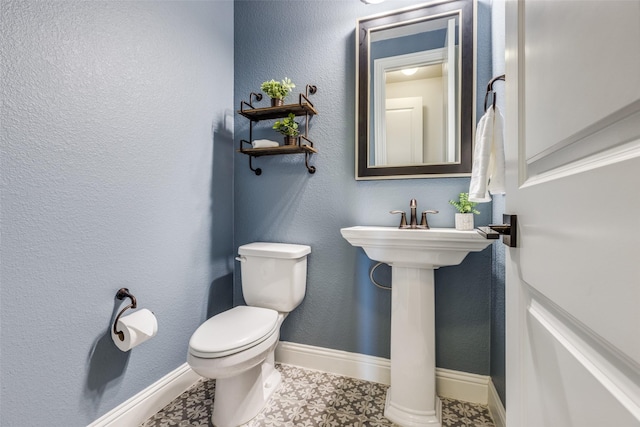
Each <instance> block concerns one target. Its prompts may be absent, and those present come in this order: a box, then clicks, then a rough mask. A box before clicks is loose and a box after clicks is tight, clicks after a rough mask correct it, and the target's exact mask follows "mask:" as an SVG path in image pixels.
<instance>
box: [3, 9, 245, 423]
mask: <svg viewBox="0 0 640 427" xmlns="http://www.w3.org/2000/svg"><path fill="white" fill-rule="evenodd" d="M1 8H2V9H1V12H2V17H1V21H2V38H1V40H2V46H1V49H2V101H3V106H2V113H1V114H2V116H1V119H2V128H1V131H0V132H1V133H0V137H1V139H0V140H1V147H0V149H1V158H2V165H1V168H0V169H1V170H2V200H1V202H2V223H1V227H2V228H1V233H2V246H1V253H0V256H1V257H2V266H1V269H2V270H1V275H2V290H1V294H0V295H1V296H0V298H1V302H2V306H1V307H2V308H1V309H0V313H1V325H2V329H1V340H0V341H1V343H2V344H1V345H2V348H1V354H2V361H1V362H2V374H1V379H0V384H1V387H2V395H1V398H0V401H1V404H2V408H1V409H0V424H1V425H3V426H7V427H9V426H65V427H71V426H85V425H87V424H89V423H90V422H92V421H93V420H95V419H97V418H98V417H99V416H101V415H102V414H104V413H106V412H108V411H109V410H111V409H112V408H114V407H115V406H117V405H119V404H120V403H122V402H124V401H125V400H127V399H129V398H130V397H131V396H133V395H134V394H136V393H137V392H139V391H140V390H142V389H144V388H146V387H147V386H149V385H150V384H152V383H153V382H155V381H156V380H158V379H159V378H161V377H163V376H165V375H166V374H167V373H169V372H170V371H173V370H174V369H175V368H177V367H178V366H180V365H181V364H183V363H185V361H186V352H187V345H188V340H189V336H190V335H191V333H192V332H193V331H194V330H195V329H196V327H197V326H198V325H199V324H200V323H202V321H203V320H204V319H206V318H207V317H208V315H210V314H211V313H213V312H217V311H219V310H221V309H223V308H225V307H228V306H230V305H231V299H232V275H231V271H232V268H233V260H232V258H231V255H232V252H233V235H232V228H233V219H232V204H233V197H232V196H233V193H232V188H233V182H232V179H233V171H232V165H233V145H232V137H231V132H232V128H231V127H228V128H225V126H224V116H225V110H230V109H232V108H233V92H232V86H233V3H232V2H182V1H181V2H112V1H91V2H85V1H39V0H38V1H28V0H20V1H2V3H1ZM123 286H126V287H128V288H129V289H130V290H131V292H133V294H134V295H135V296H136V297H137V299H138V303H139V305H140V306H142V307H146V308H149V309H151V310H153V311H154V312H155V314H156V316H157V318H158V322H159V331H158V335H157V336H156V337H155V338H153V339H152V340H150V341H148V342H146V343H144V344H142V345H141V346H139V347H136V348H134V349H133V350H132V351H131V352H128V353H122V352H120V351H119V350H117V348H116V347H115V346H114V344H113V342H112V341H111V337H110V336H109V333H108V330H109V328H110V326H111V324H110V322H111V321H112V320H113V317H114V315H115V313H116V310H117V309H119V308H120V307H121V306H122V303H121V302H120V301H118V300H116V299H115V294H116V291H117V290H118V288H120V287H123Z"/></svg>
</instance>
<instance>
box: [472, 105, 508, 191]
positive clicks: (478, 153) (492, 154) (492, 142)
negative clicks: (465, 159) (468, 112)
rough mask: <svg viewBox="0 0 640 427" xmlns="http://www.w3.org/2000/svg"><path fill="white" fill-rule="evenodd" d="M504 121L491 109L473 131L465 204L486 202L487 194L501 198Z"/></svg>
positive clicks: (495, 110) (498, 112)
mask: <svg viewBox="0 0 640 427" xmlns="http://www.w3.org/2000/svg"><path fill="white" fill-rule="evenodd" d="M503 127H504V120H503V118H502V115H501V114H500V111H499V110H498V108H497V107H495V109H494V107H493V106H491V107H489V109H488V110H487V112H486V113H485V114H484V115H483V116H482V118H481V119H480V122H479V123H478V128H477V129H476V144H475V145H476V146H475V149H474V153H473V166H472V169H471V183H470V184H469V201H472V202H478V203H483V202H490V201H491V197H490V196H489V191H490V192H491V194H504V192H505V190H504V136H503V135H504V130H503Z"/></svg>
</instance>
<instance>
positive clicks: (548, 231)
mask: <svg viewBox="0 0 640 427" xmlns="http://www.w3.org/2000/svg"><path fill="white" fill-rule="evenodd" d="M506 12H507V13H506V21H507V30H506V43H507V46H506V47H507V52H506V59H507V63H506V92H507V95H506V96H507V99H506V126H507V131H506V155H507V197H506V208H505V209H506V212H507V213H512V214H517V215H518V222H519V233H520V235H519V243H518V245H519V247H518V248H509V250H508V251H507V259H506V264H507V265H506V269H507V277H506V280H507V282H506V292H507V297H506V307H507V308H506V310H507V313H506V322H507V398H506V408H507V425H508V426H509V427H528V426H531V427H545V426H551V427H572V426H576V427H585V426H598V427H604V426H612V427H627V426H640V1H637V0H621V1H558V0H548V1H544V0H524V1H515V0H514V1H509V2H508V3H507V11H506Z"/></svg>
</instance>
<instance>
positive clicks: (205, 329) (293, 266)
mask: <svg viewBox="0 0 640 427" xmlns="http://www.w3.org/2000/svg"><path fill="white" fill-rule="evenodd" d="M309 253H311V248H310V247H309V246H305V245H294V244H287V243H266V242H257V243H250V244H247V245H243V246H240V247H239V248H238V255H239V256H238V257H237V258H236V260H238V261H240V271H241V273H242V293H243V296H244V300H245V301H246V303H247V305H246V306H238V307H234V308H232V309H230V310H227V311H225V312H223V313H220V314H217V315H215V316H213V317H211V318H210V319H209V320H207V321H206V322H204V323H203V324H202V325H200V327H198V329H196V331H195V332H194V333H193V335H192V336H191V340H190V341H189V354H188V356H187V363H188V364H189V366H191V368H192V369H193V370H194V371H195V372H196V373H197V374H199V375H201V376H203V377H205V378H212V379H215V380H216V388H215V394H214V396H215V397H214V401H213V415H212V417H211V418H212V422H213V425H214V426H216V427H236V426H239V425H242V424H244V423H246V422H248V421H249V420H251V419H252V418H254V417H255V416H256V415H258V413H259V412H260V411H261V410H262V408H263V407H264V405H265V404H266V403H267V401H268V400H269V398H270V397H271V395H272V394H273V392H274V391H275V389H276V388H277V387H278V385H279V384H280V372H278V371H277V370H276V369H275V360H274V352H275V348H276V345H277V344H278V340H279V338H280V326H281V325H282V322H283V320H284V319H285V318H286V317H287V314H288V313H289V312H291V311H292V310H293V309H295V308H296V307H297V306H298V305H299V304H300V302H301V301H302V299H303V298H304V295H305V292H306V284H307V255H308V254H309Z"/></svg>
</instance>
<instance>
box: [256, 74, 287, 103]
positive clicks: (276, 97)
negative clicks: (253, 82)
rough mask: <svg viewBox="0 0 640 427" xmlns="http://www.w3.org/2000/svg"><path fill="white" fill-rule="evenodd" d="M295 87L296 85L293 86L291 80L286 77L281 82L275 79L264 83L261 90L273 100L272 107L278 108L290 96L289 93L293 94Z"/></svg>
mask: <svg viewBox="0 0 640 427" xmlns="http://www.w3.org/2000/svg"><path fill="white" fill-rule="evenodd" d="M294 87H296V85H295V84H293V82H292V81H291V79H289V78H288V77H285V78H284V79H282V81H281V82H277V81H275V80H273V79H271V80H270V81H268V82H264V83H262V86H260V89H261V90H262V91H263V92H264V93H266V94H267V95H269V97H270V98H271V106H272V107H278V106H281V105H283V104H284V98H286V97H287V95H289V92H291V90H292V89H293V88H294Z"/></svg>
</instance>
